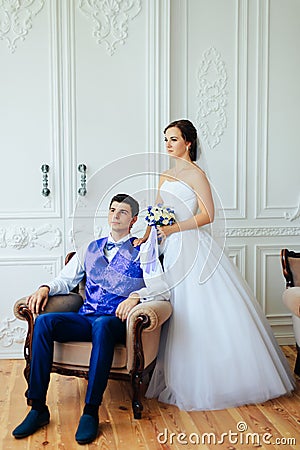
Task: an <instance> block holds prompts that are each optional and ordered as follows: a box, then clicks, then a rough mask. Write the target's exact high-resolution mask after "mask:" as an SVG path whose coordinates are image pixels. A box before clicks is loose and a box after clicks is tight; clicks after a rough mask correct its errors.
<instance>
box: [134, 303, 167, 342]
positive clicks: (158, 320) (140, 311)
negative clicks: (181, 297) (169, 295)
mask: <svg viewBox="0 0 300 450" xmlns="http://www.w3.org/2000/svg"><path fill="white" fill-rule="evenodd" d="M171 314H172V306H171V303H170V302H168V301H164V300H161V301H160V300H151V301H149V302H143V303H138V304H137V305H136V306H135V307H134V308H133V309H132V310H131V311H130V313H129V315H128V318H127V335H128V334H130V333H132V331H133V329H134V323H135V322H136V321H137V320H139V317H140V316H141V315H144V316H147V317H148V321H149V323H148V324H147V327H145V329H144V331H145V332H147V333H148V332H151V331H153V330H155V329H156V328H158V327H161V325H162V324H163V323H164V322H165V321H166V320H167V319H168V318H169V317H170V315H171Z"/></svg>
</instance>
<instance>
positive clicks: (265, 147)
mask: <svg viewBox="0 0 300 450" xmlns="http://www.w3.org/2000/svg"><path fill="white" fill-rule="evenodd" d="M299 16H300V3H299V2H298V1H297V0H291V1H290V2H288V3H284V2H281V1H279V0H266V1H265V2H259V8H258V32H259V35H258V53H257V58H258V76H257V78H258V91H257V128H258V142H257V148H256V152H257V157H256V160H257V172H258V183H257V207H258V209H257V217H259V218H267V217H272V218H284V217H285V216H286V215H288V214H292V213H293V210H294V209H295V208H296V207H297V205H298V202H299V197H300V181H299V166H300V152H299V150H298V144H299V138H298V122H299V115H300V109H299V104H300V87H299V82H298V80H299V76H300V55H299V51H298V48H297V45H295V44H296V42H299V39H300V28H299Z"/></svg>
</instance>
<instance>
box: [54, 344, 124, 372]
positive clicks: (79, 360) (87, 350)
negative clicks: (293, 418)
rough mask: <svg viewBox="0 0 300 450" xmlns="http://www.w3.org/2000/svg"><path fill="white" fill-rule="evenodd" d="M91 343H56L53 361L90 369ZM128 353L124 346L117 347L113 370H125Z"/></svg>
mask: <svg viewBox="0 0 300 450" xmlns="http://www.w3.org/2000/svg"><path fill="white" fill-rule="evenodd" d="M91 349H92V343H91V342H64V343H61V342H54V355H53V361H54V362H55V363H60V364H66V365H70V366H81V367H89V365H90V354H91ZM126 362H127V351H126V347H125V345H123V344H117V345H116V346H115V352H114V359H113V363H112V368H114V369H123V368H124V367H126Z"/></svg>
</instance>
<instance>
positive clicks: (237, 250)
mask: <svg viewBox="0 0 300 450" xmlns="http://www.w3.org/2000/svg"><path fill="white" fill-rule="evenodd" d="M226 253H227V254H228V256H229V258H230V259H231V260H232V262H233V263H234V264H235V265H236V267H237V268H238V269H239V271H240V272H241V274H242V275H243V277H244V278H245V276H246V245H228V246H226Z"/></svg>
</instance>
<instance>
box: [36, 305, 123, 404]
mask: <svg viewBox="0 0 300 450" xmlns="http://www.w3.org/2000/svg"><path fill="white" fill-rule="evenodd" d="M54 341H58V342H68V341H85V342H92V352H91V357H90V367H89V379H88V386H87V392H86V398H85V403H89V404H91V405H95V406H97V405H98V406H99V405H100V404H101V401H102V397H103V393H104V390H105V388H106V386H107V381H108V376H109V372H110V368H111V365H112V360H113V355H114V347H115V344H116V343H125V341H126V321H124V322H122V321H121V320H120V319H119V318H118V317H116V316H96V315H92V316H88V315H81V314H78V313H73V312H66V313H47V314H43V315H40V316H38V317H37V319H36V321H35V325H34V332H33V340H32V359H31V367H30V381H29V391H28V398H29V399H31V400H39V401H41V402H46V396H47V390H48V386H49V382H50V373H51V366H52V361H53V346H54Z"/></svg>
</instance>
